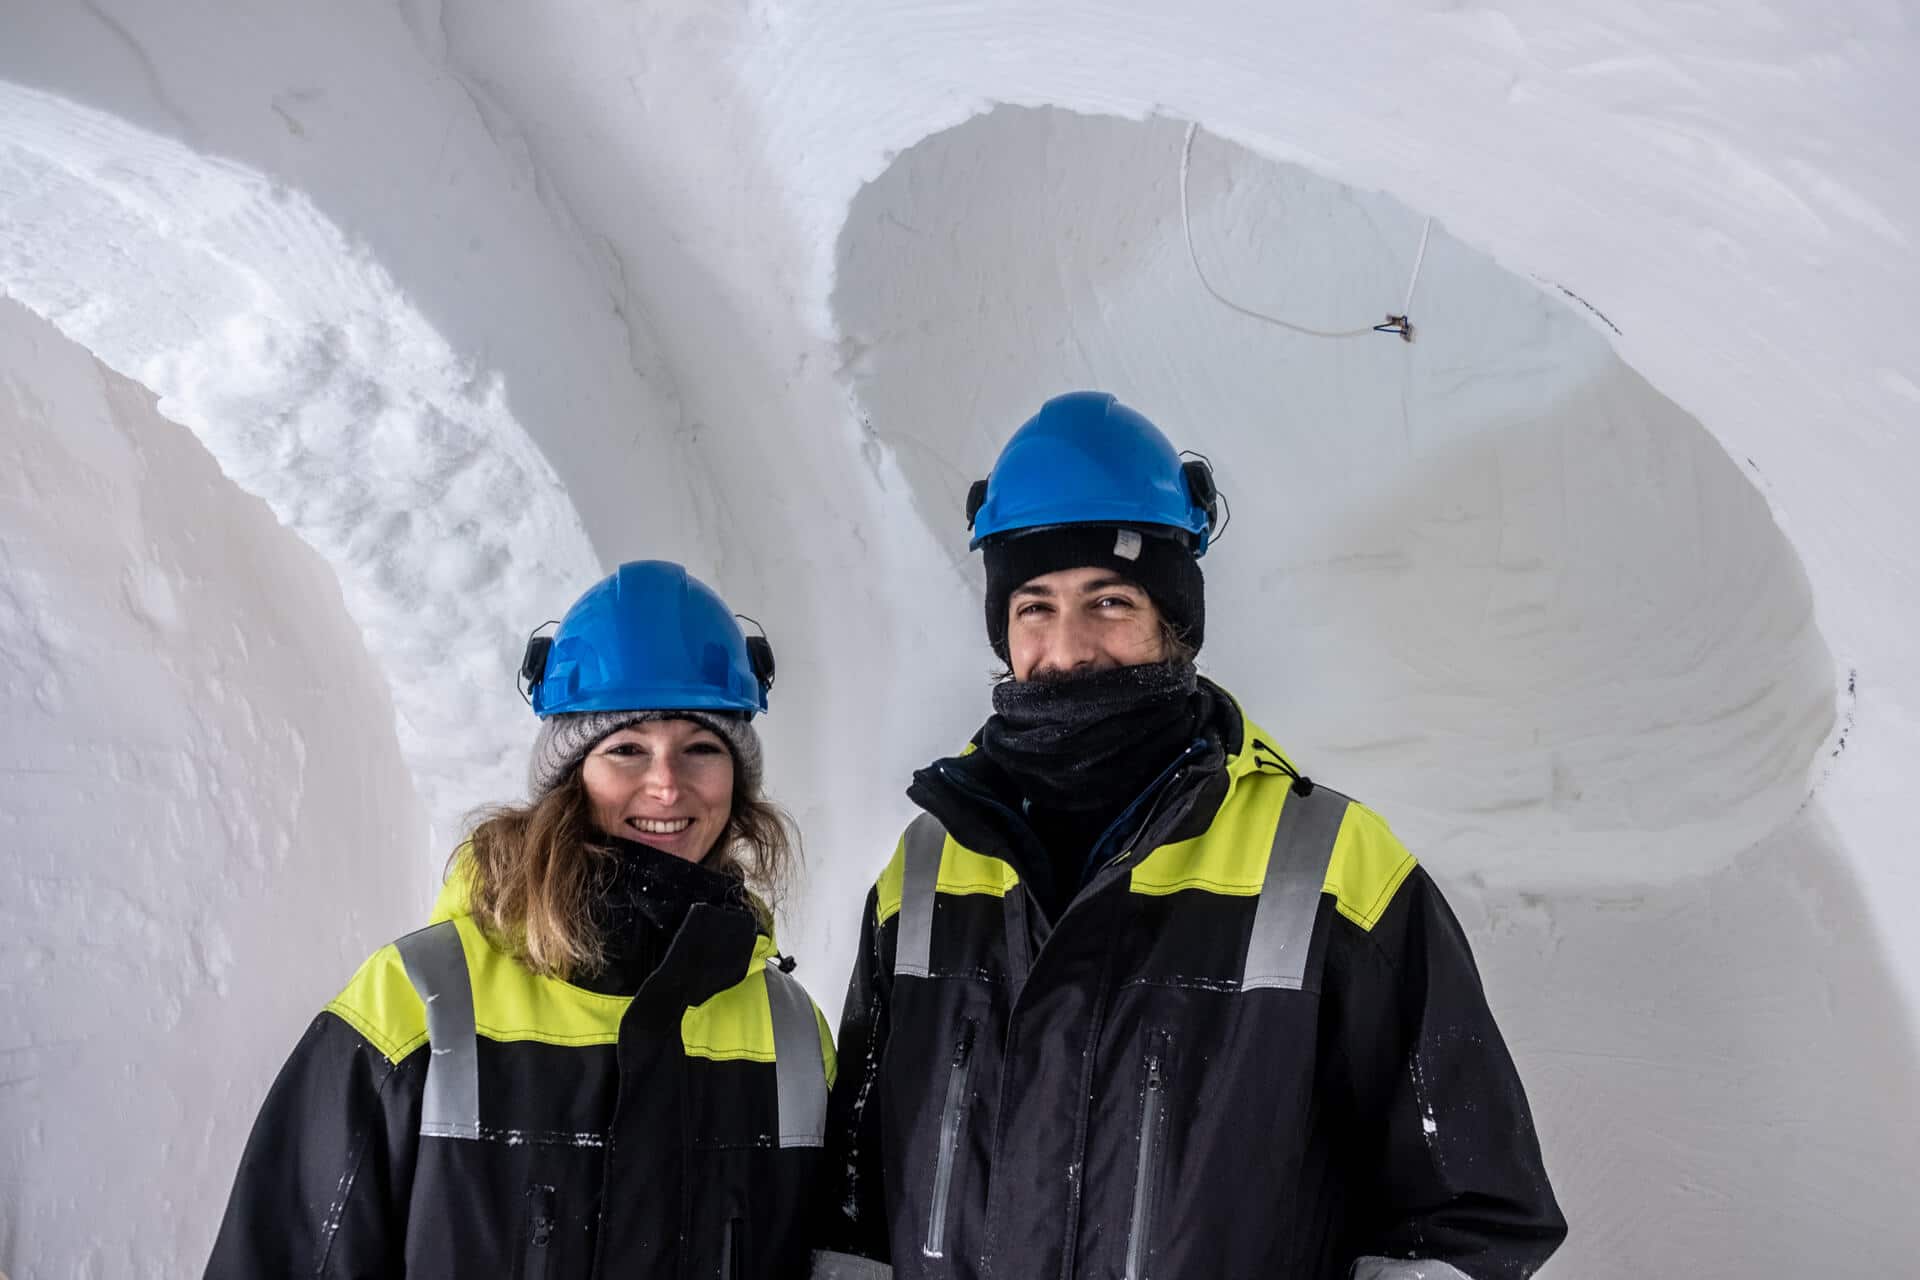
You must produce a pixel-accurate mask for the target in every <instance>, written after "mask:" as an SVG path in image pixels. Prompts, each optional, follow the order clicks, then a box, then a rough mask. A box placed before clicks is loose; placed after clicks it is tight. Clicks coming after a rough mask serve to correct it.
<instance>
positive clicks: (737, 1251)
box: [720, 1218, 747, 1280]
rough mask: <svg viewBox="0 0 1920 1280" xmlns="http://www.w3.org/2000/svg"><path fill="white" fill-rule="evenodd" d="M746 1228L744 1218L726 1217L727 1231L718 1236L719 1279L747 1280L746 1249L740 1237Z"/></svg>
mask: <svg viewBox="0 0 1920 1280" xmlns="http://www.w3.org/2000/svg"><path fill="white" fill-rule="evenodd" d="M746 1230H747V1224H746V1222H745V1221H744V1220H742V1219H740V1218H728V1219H727V1233H726V1235H724V1236H722V1237H721V1238H720V1280H747V1250H746V1245H745V1243H744V1242H743V1241H742V1239H741V1237H742V1236H744V1235H745V1234H746Z"/></svg>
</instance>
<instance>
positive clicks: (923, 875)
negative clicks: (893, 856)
mask: <svg viewBox="0 0 1920 1280" xmlns="http://www.w3.org/2000/svg"><path fill="white" fill-rule="evenodd" d="M946 843H947V831H946V828H945V827H942V826H941V825H940V820H939V819H938V818H936V817H934V816H933V815H932V814H930V813H923V814H921V815H920V816H919V817H917V818H915V819H914V820H913V822H912V824H911V825H910V826H908V827H907V835H906V850H905V866H904V867H902V869H901V876H900V923H899V926H898V928H897V930H896V932H895V933H894V938H893V973H894V976H895V977H898V976H900V975H901V974H903V973H910V974H912V975H913V976H914V977H916V978H924V977H926V976H927V964H928V961H929V958H930V957H931V956H932V955H933V899H934V895H935V893H936V892H937V891H938V888H939V884H940V852H941V850H942V849H944V848H945V847H946Z"/></svg>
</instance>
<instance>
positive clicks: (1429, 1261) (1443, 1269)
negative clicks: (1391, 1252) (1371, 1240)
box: [1353, 1258, 1473, 1280]
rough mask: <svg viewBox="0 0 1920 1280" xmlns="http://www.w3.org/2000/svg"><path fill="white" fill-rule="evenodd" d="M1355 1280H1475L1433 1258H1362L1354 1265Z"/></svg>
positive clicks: (1448, 1264) (1454, 1267)
mask: <svg viewBox="0 0 1920 1280" xmlns="http://www.w3.org/2000/svg"><path fill="white" fill-rule="evenodd" d="M1353 1280H1473V1277H1472V1276H1470V1275H1468V1274H1467V1273H1466V1272H1464V1271H1462V1270H1461V1269H1460V1268H1458V1267H1456V1266H1453V1265H1452V1264H1450V1263H1445V1262H1440V1261H1437V1260H1435V1259H1433V1258H1362V1259H1360V1261H1358V1262H1356V1263H1354V1264H1353Z"/></svg>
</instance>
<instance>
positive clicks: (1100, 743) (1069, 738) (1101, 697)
mask: <svg viewBox="0 0 1920 1280" xmlns="http://www.w3.org/2000/svg"><path fill="white" fill-rule="evenodd" d="M1197 680H1198V677H1197V676H1196V675H1195V673H1194V669H1193V664H1192V663H1190V662H1156V663H1149V664H1147V665H1144V666H1137V667H1114V668H1110V669H1108V670H1106V671H1096V672H1093V673H1092V674H1090V675H1082V676H1071V677H1068V678H1066V679H1060V680H1018V681H1015V680H1010V681H1007V682H1005V683H1003V684H999V685H996V686H994V690H993V709H994V715H993V718H992V719H990V720H988V721H987V723H986V727H985V728H984V729H982V730H981V733H980V750H981V751H982V752H984V753H985V754H986V756H987V758H988V759H989V760H991V761H993V763H994V764H996V765H998V766H999V767H1000V768H1001V769H1002V770H1004V771H1005V772H1006V773H1007V774H1008V775H1009V776H1010V777H1011V778H1012V779H1013V781H1014V783H1015V784H1016V785H1017V786H1019V788H1020V790H1021V792H1022V793H1023V794H1024V795H1025V796H1026V798H1027V801H1028V804H1029V806H1030V807H1031V808H1032V809H1033V810H1037V811H1040V812H1042V813H1046V814H1051V815H1060V816H1074V817H1080V816H1084V817H1087V818H1094V817H1099V816H1103V815H1104V816H1105V817H1106V818H1107V819H1108V820H1109V821H1110V820H1111V819H1112V818H1113V817H1116V816H1118V814H1119V813H1120V811H1121V810H1122V809H1124V808H1126V806H1127V805H1128V804H1129V803H1131V802H1132V800H1133V799H1134V797H1135V796H1137V795H1139V794H1140V792H1141V790H1142V789H1144V788H1145V787H1146V786H1147V784H1149V783H1150V782H1152V781H1153V780H1154V778H1155V777H1156V776H1158V775H1159V773H1160V771H1161V770H1162V769H1164V768H1166V766H1167V765H1168V764H1169V763H1170V762H1171V761H1172V760H1173V758H1174V757H1175V756H1177V755H1178V754H1180V752H1181V750H1182V749H1183V748H1184V747H1186V745H1187V744H1188V743H1189V742H1191V741H1192V740H1193V735H1194V729H1195V720H1196V716H1197V715H1198V710H1197V708H1196V704H1195V699H1194V690H1195V688H1196V684H1197ZM1097 834H1098V832H1095V835H1097Z"/></svg>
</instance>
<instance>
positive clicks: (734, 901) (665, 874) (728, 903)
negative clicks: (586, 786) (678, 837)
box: [575, 836, 747, 995]
mask: <svg viewBox="0 0 1920 1280" xmlns="http://www.w3.org/2000/svg"><path fill="white" fill-rule="evenodd" d="M601 839H602V841H603V842H604V844H605V846H606V847H607V849H608V850H609V851H610V855H611V856H609V857H608V858H606V859H605V860H604V861H603V862H602V864H601V868H600V874H599V875H598V876H597V877H596V878H595V881H594V886H593V897H592V899H591V900H590V902H589V904H588V912H589V914H590V916H591V918H592V920H593V923H594V927H595V928H597V929H598V930H599V931H600V939H601V945H602V946H603V947H604V948H605V954H606V964H605V966H604V967H603V968H602V969H601V970H600V971H599V972H598V973H595V974H581V975H578V976H577V977H576V979H575V981H576V982H578V983H579V985H581V986H584V987H586V988H588V989H589V990H593V991H599V992H602V993H603V994H609V995H632V994H633V993H634V992H636V991H638V990H639V989H640V985H641V983H643V982H645V981H646V979H647V977H648V975H649V974H651V973H652V972H653V970H654V969H655V967H656V966H658V965H659V963H660V960H661V958H662V957H663V956H665V955H666V951H667V947H668V946H669V945H670V944H671V943H672V942H673V936H674V934H676V933H678V932H679V931H680V926H681V924H682V923H684V922H685V920H686V918H687V913H688V912H689V911H691V910H693V908H694V906H695V904H697V903H710V904H712V905H714V906H725V907H733V908H737V909H739V910H743V911H744V910H746V909H747V897H746V888H745V886H744V885H742V884H741V883H740V881H738V880H736V879H734V878H733V877H732V876H729V875H726V874H724V873H723V872H719V871H715V870H712V869H711V868H709V867H706V866H704V865H702V864H700V863H697V862H688V861H686V860H685V859H683V858H676V857H674V856H673V855H672V854H670V853H665V852H663V851H661V850H659V849H656V848H654V847H653V846H652V845H648V844H641V843H640V842H639V841H637V840H627V839H623V838H621V837H619V836H604V837H602V838H601Z"/></svg>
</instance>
